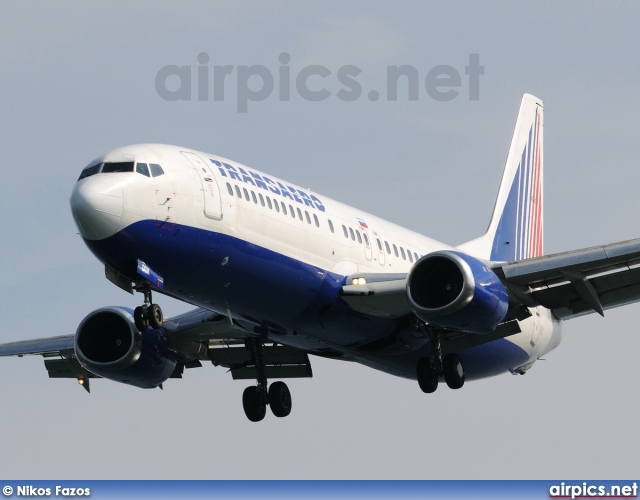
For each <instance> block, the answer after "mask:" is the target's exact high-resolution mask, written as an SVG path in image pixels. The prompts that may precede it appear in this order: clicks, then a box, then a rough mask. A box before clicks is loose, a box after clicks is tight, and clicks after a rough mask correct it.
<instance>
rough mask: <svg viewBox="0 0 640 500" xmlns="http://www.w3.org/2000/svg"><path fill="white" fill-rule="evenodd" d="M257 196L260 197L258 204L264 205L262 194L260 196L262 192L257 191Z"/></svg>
mask: <svg viewBox="0 0 640 500" xmlns="http://www.w3.org/2000/svg"><path fill="white" fill-rule="evenodd" d="M258 196H259V197H260V205H262V206H263V207H264V196H262V194H260V193H258Z"/></svg>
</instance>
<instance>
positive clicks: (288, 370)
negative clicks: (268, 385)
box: [209, 345, 313, 380]
mask: <svg viewBox="0 0 640 500" xmlns="http://www.w3.org/2000/svg"><path fill="white" fill-rule="evenodd" d="M263 352H264V364H265V374H266V376H267V378H301V377H311V376H312V375H313V372H312V371H311V363H310V362H309V356H307V353H305V352H302V351H298V350H297V349H293V348H291V347H286V346H281V345H279V346H269V347H264V348H263ZM209 357H210V358H211V361H212V362H213V364H214V365H216V366H223V367H225V368H229V371H230V372H231V376H232V377H233V379H234V380H240V379H256V378H257V375H258V373H257V370H256V367H255V364H254V363H253V361H252V359H251V353H250V352H249V351H248V350H247V349H246V348H245V347H244V346H242V347H217V348H214V349H209Z"/></svg>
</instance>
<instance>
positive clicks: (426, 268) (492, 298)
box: [407, 250, 509, 333]
mask: <svg viewBox="0 0 640 500" xmlns="http://www.w3.org/2000/svg"><path fill="white" fill-rule="evenodd" d="M407 296H408V300H409V304H410V306H411V309H412V310H413V312H414V313H415V315H416V316H417V317H418V318H420V319H421V320H423V321H425V322H426V323H431V324H434V325H437V326H440V327H442V328H448V329H451V330H457V331H461V332H468V333H489V332H492V331H493V330H495V329H496V327H497V326H498V325H499V324H500V323H501V322H502V320H503V319H504V317H505V315H506V314H507V309H508V308H509V296H508V293H507V290H506V289H505V287H504V285H503V284H502V282H501V281H500V278H498V276H496V274H495V273H494V272H493V271H492V270H491V269H490V268H489V267H488V266H487V265H486V264H484V263H483V262H481V261H479V260H478V259H475V258H473V257H471V256H469V255H466V254H464V253H462V252H457V251H453V250H442V251H438V252H432V253H430V254H427V255H425V256H424V257H422V258H421V259H420V260H419V261H418V262H416V264H415V265H414V266H413V268H412V270H411V272H410V273H409V276H408V278H407Z"/></svg>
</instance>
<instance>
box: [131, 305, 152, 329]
mask: <svg viewBox="0 0 640 500" xmlns="http://www.w3.org/2000/svg"><path fill="white" fill-rule="evenodd" d="M133 322H134V323H135V324H136V328H137V329H138V330H140V331H141V332H144V331H145V330H146V329H147V328H148V327H149V320H148V319H147V318H146V317H145V315H144V310H143V309H142V306H138V307H136V308H135V309H134V310H133Z"/></svg>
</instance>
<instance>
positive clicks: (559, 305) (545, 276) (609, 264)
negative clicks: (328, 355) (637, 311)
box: [342, 239, 640, 319]
mask: <svg viewBox="0 0 640 500" xmlns="http://www.w3.org/2000/svg"><path fill="white" fill-rule="evenodd" d="M491 267H492V269H493V271H494V272H495V273H496V275H498V277H500V279H501V280H502V282H503V283H504V284H505V286H506V287H507V290H508V291H509V299H510V305H511V308H512V309H514V308H516V307H518V306H520V307H521V306H526V307H537V306H543V307H546V308H547V309H550V310H551V311H552V312H553V314H554V315H555V316H556V317H557V318H559V319H569V318H573V317H575V316H581V315H584V314H589V313H592V312H597V313H599V314H601V315H604V311H605V310H607V309H610V308H613V307H618V306H622V305H625V304H629V303H631V302H636V301H639V300H640V239H636V240H629V241H623V242H619V243H612V244H609V245H602V246H596V247H591V248H585V249H582V250H575V251H571V252H562V253H557V254H554V255H546V256H543V257H536V258H531V259H524V260H519V261H514V262H505V263H494V264H493V265H492V266H491ZM406 278H407V276H406V275H402V274H353V275H351V276H349V277H348V278H347V281H346V284H345V286H343V287H342V298H343V299H344V300H345V301H346V302H347V303H348V304H349V306H350V307H351V308H352V309H354V310H356V311H359V312H362V313H364V314H369V315H372V316H379V317H387V318H394V317H401V316H404V315H407V314H410V313H411V309H410V307H409V304H408V302H407V298H406Z"/></svg>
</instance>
